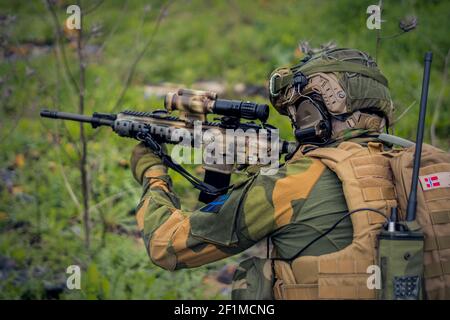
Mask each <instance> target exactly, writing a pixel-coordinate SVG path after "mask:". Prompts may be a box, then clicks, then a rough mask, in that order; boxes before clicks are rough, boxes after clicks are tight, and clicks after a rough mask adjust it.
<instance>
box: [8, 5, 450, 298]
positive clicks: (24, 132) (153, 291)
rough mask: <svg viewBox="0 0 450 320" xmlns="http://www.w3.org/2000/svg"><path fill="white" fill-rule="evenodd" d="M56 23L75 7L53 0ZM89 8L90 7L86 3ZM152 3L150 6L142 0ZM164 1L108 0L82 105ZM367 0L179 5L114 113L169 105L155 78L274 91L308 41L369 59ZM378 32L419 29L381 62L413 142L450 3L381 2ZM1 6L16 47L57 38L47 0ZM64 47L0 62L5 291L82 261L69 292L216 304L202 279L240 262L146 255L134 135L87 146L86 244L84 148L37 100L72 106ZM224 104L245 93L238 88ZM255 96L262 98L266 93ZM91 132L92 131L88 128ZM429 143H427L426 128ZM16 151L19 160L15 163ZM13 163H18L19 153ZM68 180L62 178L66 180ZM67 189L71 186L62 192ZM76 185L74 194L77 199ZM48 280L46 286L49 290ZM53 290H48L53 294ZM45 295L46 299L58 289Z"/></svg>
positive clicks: (108, 95)
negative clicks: (132, 159) (408, 21)
mask: <svg viewBox="0 0 450 320" xmlns="http://www.w3.org/2000/svg"><path fill="white" fill-rule="evenodd" d="M58 3H59V4H60V6H59V7H58V9H57V13H58V17H59V20H60V21H61V25H62V21H63V19H64V17H65V16H66V14H65V8H66V5H68V4H71V3H72V2H71V1H58ZM91 3H92V2H88V1H83V2H82V8H84V5H85V6H86V7H89V6H91V5H92V4H91ZM146 3H148V2H146ZM163 3H164V2H163V1H151V2H150V5H149V6H147V10H146V9H145V8H146V4H144V3H143V2H141V1H127V2H122V1H104V3H103V4H102V5H101V6H100V7H99V8H98V9H97V10H96V11H94V12H92V13H90V14H88V15H87V16H86V17H85V18H84V25H85V30H90V29H91V28H92V27H93V26H95V25H101V26H102V28H101V30H102V33H101V34H100V35H99V36H97V37H93V38H91V39H90V41H89V44H90V45H104V47H103V50H102V52H101V53H100V54H99V55H98V56H92V55H90V56H88V64H87V72H86V87H87V91H86V113H91V112H93V111H99V112H108V111H111V109H112V107H113V106H114V104H115V102H116V101H117V99H118V97H119V95H120V91H121V89H122V86H123V82H124V80H125V77H126V74H127V72H128V70H129V67H130V65H131V63H132V61H133V59H134V57H136V55H137V54H138V52H140V50H142V48H143V46H144V44H145V42H146V41H147V40H148V39H149V37H150V36H151V34H152V32H153V29H154V26H155V20H156V17H157V16H158V13H159V9H160V8H161V6H162V4H163ZM372 3H373V1H356V2H355V1H349V0H343V1H323V0H322V1H268V0H266V1H263V0H260V1H210V2H209V1H208V2H206V1H175V2H174V3H173V4H172V5H171V6H170V7H169V9H168V12H167V15H166V17H165V18H164V19H163V21H162V23H161V25H160V28H159V31H158V32H157V33H156V37H155V38H154V42H153V43H152V45H151V46H150V48H149V50H148V51H147V52H146V53H145V55H144V56H143V58H142V60H141V61H140V62H139V64H138V66H137V68H136V72H135V74H134V77H133V80H132V82H131V85H130V87H129V90H128V91H127V93H126V95H125V97H124V100H123V104H122V105H121V106H120V109H125V108H132V109H136V110H152V109H156V108H161V107H162V101H161V100H159V99H156V98H146V97H145V95H144V85H146V84H158V83H160V82H172V83H180V84H184V85H185V86H190V85H192V84H193V83H195V82H197V81H201V80H219V81H224V82H226V83H227V84H228V85H229V86H230V88H231V87H232V86H233V85H234V84H235V83H245V84H255V85H261V86H263V85H267V77H268V75H269V74H270V73H271V71H272V70H273V69H274V68H276V67H278V66H280V65H285V64H293V63H296V61H297V60H298V57H296V55H295V49H296V47H297V44H298V42H299V41H301V40H308V41H309V42H310V43H311V44H312V45H313V46H319V45H320V44H322V43H325V42H328V41H331V40H333V41H335V42H336V43H337V44H338V45H339V46H343V47H357V48H359V49H362V50H365V51H368V52H369V53H371V54H372V55H374V54H375V37H376V32H375V31H371V30H368V29H367V28H366V27H365V21H366V19H367V14H366V13H365V11H366V8H367V6H368V5H370V4H372ZM384 6H385V11H384V14H383V17H382V18H383V20H385V21H386V22H384V23H383V29H382V34H383V35H391V34H395V33H397V32H398V21H399V19H400V18H402V17H403V16H404V15H407V14H414V15H416V16H417V17H418V19H419V25H418V27H417V29H416V30H414V31H412V32H410V33H407V34H404V35H402V36H400V37H398V38H396V39H393V40H386V41H383V42H382V45H381V50H380V52H379V56H378V62H379V65H380V66H381V68H382V70H383V72H384V73H385V74H386V76H387V78H388V79H389V81H390V86H391V93H392V97H393V99H394V103H395V106H396V109H397V111H396V114H397V115H399V114H401V113H402V112H403V110H405V108H406V107H407V106H409V105H410V104H412V103H413V102H414V101H416V103H415V105H414V106H413V107H412V108H411V110H410V111H409V112H408V113H407V114H406V115H405V116H404V117H403V118H402V119H401V121H399V122H398V123H397V124H396V125H395V132H396V133H397V134H398V135H401V136H403V137H406V138H414V136H415V130H416V121H417V120H416V119H417V113H418V104H419V100H420V85H421V79H422V58H423V54H424V52H425V51H427V50H429V49H431V50H433V52H434V61H433V69H432V74H431V87H430V95H429V104H428V106H429V109H428V111H429V112H428V116H427V128H429V126H430V124H431V119H432V116H433V113H434V110H435V106H436V103H437V100H438V95H439V92H440V91H441V85H442V83H441V81H442V73H443V66H444V56H445V55H446V54H447V51H448V50H449V48H450V39H449V38H448V30H449V29H450V28H449V27H450V25H449V22H448V17H447V13H448V12H449V9H450V2H448V1H412V0H411V1H406V0H405V1H393V0H390V1H384ZM0 12H1V13H2V14H4V15H14V16H15V21H14V22H12V23H9V24H8V25H6V26H4V27H3V28H2V31H1V32H2V33H3V34H4V38H5V39H7V44H6V45H7V46H8V47H15V48H16V47H18V46H20V45H23V44H24V43H28V42H31V41H34V42H39V43H51V42H52V41H54V31H53V25H52V20H51V17H50V15H49V13H48V12H47V10H46V8H45V6H44V5H43V3H42V2H40V1H14V2H11V1H8V2H7V1H1V2H0ZM65 51H66V53H67V58H68V62H69V66H70V70H71V73H72V74H73V75H74V77H75V79H78V64H77V62H76V51H75V50H74V48H73V46H70V45H69V44H68V43H67V42H66V44H65ZM56 56H57V55H56V52H55V50H54V47H53V46H52V47H51V49H50V51H48V52H47V53H44V54H41V55H35V56H28V57H27V59H25V58H23V57H19V58H17V57H15V58H14V57H12V58H3V59H2V61H1V63H0V78H1V83H0V89H1V91H0V94H2V98H1V103H0V105H1V110H0V114H1V119H0V139H1V150H2V152H1V155H0V169H1V170H2V172H3V173H2V174H5V172H6V173H7V172H10V173H11V172H13V173H14V175H15V177H14V178H13V184H14V187H15V188H14V190H13V191H12V192H11V191H8V189H7V186H6V182H5V181H6V180H7V179H6V180H5V178H2V181H1V182H0V187H1V189H0V199H1V201H0V232H1V234H0V263H1V268H0V272H1V273H0V298H13V299H19V298H48V297H49V294H48V292H49V290H48V288H49V287H51V286H55V285H60V284H64V283H65V279H66V276H67V275H66V273H65V270H66V268H67V266H68V265H71V264H78V265H80V266H81V267H82V270H83V278H82V283H83V285H82V288H83V290H82V291H76V290H75V291H69V290H64V291H63V293H62V294H61V295H60V298H62V299H75V298H83V299H120V298H131V299H175V298H183V299H195V298H218V297H223V296H221V295H218V296H210V295H207V294H206V293H205V292H209V291H205V290H206V287H205V285H204V284H203V281H202V278H203V275H204V274H205V273H208V272H210V271H211V270H216V269H217V268H219V267H220V266H222V265H223V264H225V263H234V261H235V259H234V258H232V259H230V260H227V261H222V262H218V263H215V264H212V265H210V266H205V267H201V268H197V269H194V270H182V271H178V272H174V273H169V272H166V271H163V270H161V269H159V268H158V267H156V266H154V265H152V264H151V262H150V261H149V259H148V257H147V254H146V251H145V248H144V246H143V244H142V242H141V241H140V240H139V238H137V237H136V236H135V235H134V234H133V233H134V232H135V230H136V225H135V221H134V217H133V215H132V214H130V211H131V210H132V209H133V208H134V206H135V205H136V204H137V202H138V199H139V196H140V188H139V186H138V185H137V184H136V183H135V181H134V180H133V179H132V177H131V174H130V172H129V169H128V168H123V167H122V166H121V165H120V164H119V163H120V161H121V160H127V159H128V158H129V156H130V152H131V149H132V147H133V146H134V144H135V143H134V142H133V141H131V140H126V139H122V138H119V137H116V136H114V135H112V134H111V133H110V131H109V130H107V129H103V130H101V132H100V133H99V134H98V135H97V136H96V139H95V140H93V141H92V142H90V143H89V159H88V163H89V171H90V181H91V185H92V190H91V193H92V199H91V205H92V206H95V205H96V204H98V203H102V201H104V200H105V199H110V198H111V197H113V196H116V195H119V194H120V195H121V196H120V198H119V199H118V200H116V201H106V203H105V204H104V205H101V206H99V207H98V208H97V209H95V210H92V212H91V217H92V245H91V248H90V250H86V249H85V247H84V244H83V228H82V224H81V210H80V208H79V207H78V205H77V203H76V201H78V202H80V201H81V192H80V183H79V180H80V178H79V172H78V167H77V166H78V165H77V151H76V148H77V146H76V145H74V144H73V143H72V142H71V140H70V139H69V138H68V134H70V136H72V137H73V139H75V140H76V139H77V136H78V134H79V128H78V126H77V125H76V124H67V125H66V126H64V125H62V124H61V123H58V122H55V121H49V120H42V119H39V117H38V111H39V109H40V108H41V107H42V106H47V107H49V108H58V109H61V110H65V111H71V112H76V110H77V97H76V95H74V91H73V89H72V88H71V86H70V82H69V79H68V77H67V75H65V73H64V72H63V69H62V67H61V66H60V65H58V63H57V61H58V60H57V59H56ZM449 91H450V90H449V86H448V85H447V86H446V87H445V88H444V90H443V98H442V107H441V115H440V117H439V121H438V123H437V126H436V130H437V134H438V138H439V146H440V147H442V148H444V149H446V150H448V149H449V148H450V140H449V133H450V129H449V128H450V126H449V119H450V108H449V94H450V93H449ZM226 97H228V98H238V97H236V96H234V95H233V93H232V92H231V91H230V92H229V94H227V95H226ZM239 98H241V99H244V98H249V99H253V100H256V101H258V102H264V99H263V98H261V97H239ZM270 122H271V123H272V124H274V125H276V126H278V127H280V129H281V136H282V137H283V138H286V139H292V135H291V130H290V127H289V122H288V121H287V119H285V118H283V117H281V116H280V115H278V114H276V112H275V110H272V112H271V117H270ZM87 132H88V135H92V134H93V132H94V131H93V130H91V129H87ZM425 138H426V141H428V142H429V141H430V136H429V130H427V131H426V137H425ZM21 155H23V157H24V161H25V162H24V163H23V164H22V163H21V160H20V159H21ZM17 157H18V159H16V158H17ZM64 176H65V179H66V180H67V182H65V180H64ZM172 176H173V179H174V183H175V187H176V192H177V193H178V194H179V195H180V196H181V197H182V199H183V205H184V207H185V208H187V209H192V208H193V207H194V206H195V202H196V201H195V199H196V197H197V195H198V193H196V192H193V191H192V188H191V187H190V186H189V185H188V184H187V182H186V181H184V180H183V179H182V178H181V177H180V176H179V175H176V174H173V175H172ZM68 186H70V187H68ZM69 190H72V191H73V193H74V196H75V198H76V199H77V200H74V199H73V196H71V195H70V191H69ZM46 288H47V289H46ZM46 292H47V293H46ZM50 297H51V296H50Z"/></svg>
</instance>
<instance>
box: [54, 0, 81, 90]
mask: <svg viewBox="0 0 450 320" xmlns="http://www.w3.org/2000/svg"><path fill="white" fill-rule="evenodd" d="M46 3H47V9H48V11H49V12H50V15H51V17H52V20H53V24H54V27H55V33H56V43H57V48H58V51H59V52H60V53H61V56H62V61H63V63H64V70H65V72H66V73H67V75H68V77H69V79H70V82H71V83H72V85H73V88H74V90H75V91H79V88H78V84H77V82H76V80H75V77H74V76H73V74H72V72H71V71H70V68H69V63H68V61H67V55H66V50H65V49H64V45H63V43H62V39H63V38H64V35H63V33H62V31H61V28H60V24H59V20H58V16H57V14H56V11H55V8H54V7H53V5H52V2H51V0H46Z"/></svg>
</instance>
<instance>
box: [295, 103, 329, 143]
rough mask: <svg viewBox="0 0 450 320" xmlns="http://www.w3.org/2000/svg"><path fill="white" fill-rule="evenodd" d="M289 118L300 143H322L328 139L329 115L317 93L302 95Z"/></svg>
mask: <svg viewBox="0 0 450 320" xmlns="http://www.w3.org/2000/svg"><path fill="white" fill-rule="evenodd" d="M291 119H292V120H293V125H294V134H295V137H296V139H297V141H299V142H300V144H324V143H326V142H328V141H329V139H330V137H331V132H332V126H331V116H330V114H329V113H328V111H327V109H326V107H325V104H324V103H323V101H322V99H321V98H320V96H319V95H317V94H312V95H308V96H303V97H302V99H300V100H299V102H298V104H297V106H296V110H295V115H293V117H291Z"/></svg>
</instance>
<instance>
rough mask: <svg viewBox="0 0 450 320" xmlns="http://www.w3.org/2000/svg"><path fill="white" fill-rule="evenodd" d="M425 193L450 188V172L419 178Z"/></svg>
mask: <svg viewBox="0 0 450 320" xmlns="http://www.w3.org/2000/svg"><path fill="white" fill-rule="evenodd" d="M419 180H420V184H421V185H422V189H423V191H426V190H431V189H437V188H450V172H437V173H433V174H429V175H426V176H419Z"/></svg>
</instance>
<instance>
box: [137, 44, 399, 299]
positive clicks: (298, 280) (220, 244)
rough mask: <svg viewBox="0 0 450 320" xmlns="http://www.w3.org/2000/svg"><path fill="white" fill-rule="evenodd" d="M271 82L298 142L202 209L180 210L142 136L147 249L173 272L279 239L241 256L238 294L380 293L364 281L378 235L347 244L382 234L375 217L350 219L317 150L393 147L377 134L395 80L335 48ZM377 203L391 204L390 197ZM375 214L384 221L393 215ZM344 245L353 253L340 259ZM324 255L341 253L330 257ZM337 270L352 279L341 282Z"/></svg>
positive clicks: (140, 218) (141, 215)
mask: <svg viewBox="0 0 450 320" xmlns="http://www.w3.org/2000/svg"><path fill="white" fill-rule="evenodd" d="M269 89H270V100H271V102H272V104H273V106H274V107H275V108H276V109H277V110H278V111H279V112H280V113H281V114H283V115H286V116H288V117H289V118H290V120H291V122H292V126H293V131H294V135H295V137H296V139H297V141H298V142H299V148H298V149H297V151H296V152H295V153H294V154H292V155H290V156H289V157H287V160H286V162H285V163H284V164H283V165H282V166H281V167H280V169H279V170H278V172H277V173H276V174H274V175H260V174H258V172H256V173H253V174H251V175H249V177H248V178H247V179H246V180H245V181H243V182H241V183H239V184H237V185H235V186H234V187H233V188H232V190H231V191H229V192H228V193H227V194H226V195H223V196H221V197H219V198H218V199H216V200H215V201H214V202H213V203H210V204H209V205H206V206H205V207H203V208H201V209H199V210H196V211H193V212H186V211H184V210H181V207H180V199H179V198H178V197H177V195H176V194H175V193H174V192H173V188H172V183H171V180H170V177H169V175H168V174H167V168H166V167H165V166H163V165H162V162H161V160H160V159H159V158H158V157H157V156H156V155H154V154H153V153H152V152H151V151H150V150H148V149H147V148H146V147H145V146H144V145H143V144H142V143H141V144H139V145H138V146H137V147H136V148H135V149H134V151H133V154H132V158H131V168H132V172H133V175H134V177H135V179H136V180H137V181H138V182H139V183H140V184H142V186H143V189H144V193H143V196H142V199H141V201H140V203H139V205H138V207H137V211H136V212H137V214H136V218H137V223H138V227H139V230H140V231H141V232H142V234H143V238H144V242H145V245H146V248H147V250H148V254H149V256H150V258H151V260H152V261H153V262H154V263H155V264H156V265H158V266H160V267H162V268H164V269H167V270H177V269H182V268H194V267H198V266H201V265H204V264H207V263H210V262H213V261H217V260H220V259H223V258H226V257H228V256H231V255H234V254H237V253H239V252H242V251H243V250H246V249H247V248H249V247H251V246H253V245H254V244H255V243H257V242H258V241H260V240H261V239H264V238H266V237H270V239H271V241H272V243H273V247H274V250H273V252H272V258H276V259H275V260H269V259H259V258H252V259H249V260H246V261H244V262H243V263H241V265H240V266H239V267H238V269H237V271H236V273H235V276H234V283H233V293H232V298H234V299H273V298H276V299H317V298H320V297H325V298H372V297H373V295H372V293H370V292H367V291H366V288H363V286H364V285H365V280H366V278H367V276H365V277H361V278H358V275H361V274H362V273H365V270H366V267H367V265H370V263H373V248H372V243H373V241H372V242H370V244H368V243H369V242H368V241H369V240H367V241H366V240H364V241H362V242H360V243H359V244H357V245H354V246H353V249H352V250H350V249H348V247H351V244H352V241H353V242H354V238H355V237H356V236H357V234H359V233H362V234H363V235H364V236H367V235H372V234H373V230H372V229H370V228H371V227H370V225H371V224H372V223H371V222H370V221H369V223H365V224H364V227H361V224H357V225H355V221H353V220H352V219H351V218H350V217H348V216H347V217H345V214H346V213H347V212H348V211H349V205H348V200H349V199H346V195H345V194H344V190H343V186H342V183H341V179H340V178H339V177H338V176H337V175H336V173H335V170H331V169H330V167H329V163H328V165H327V164H326V163H327V161H326V160H324V156H323V155H321V154H320V152H319V153H317V150H319V151H320V150H321V149H322V148H323V147H327V148H329V147H338V146H340V145H342V143H344V142H349V141H350V142H353V143H356V144H357V145H358V147H359V148H361V147H362V149H361V150H363V149H364V150H368V149H370V150H374V149H377V148H378V149H379V148H380V146H381V148H384V146H382V145H381V144H380V142H379V141H378V140H377V136H378V134H379V133H380V132H382V131H383V130H384V129H385V128H386V127H388V125H389V120H390V117H391V112H392V102H391V98H390V95H389V90H388V84H387V80H386V79H385V77H384V76H383V75H382V74H381V73H380V71H379V69H378V67H377V65H376V63H375V62H374V60H373V59H372V58H371V57H370V56H368V55H367V54H365V53H364V52H361V51H358V50H353V49H332V50H326V51H324V52H322V53H319V54H316V55H315V56H312V57H308V58H306V59H304V60H302V61H301V63H300V64H299V65H297V66H294V67H292V68H279V69H277V70H275V71H274V72H273V73H272V75H271V78H270V88H269ZM372 142H373V143H372ZM371 143H372V144H371ZM347 146H348V145H347ZM368 147H369V148H368ZM311 152H312V153H311ZM314 152H316V155H315V156H309V154H310V153H311V154H314ZM364 152H365V151H364ZM371 152H372V151H371ZM331 158H332V157H331ZM377 190H378V189H377ZM380 190H381V189H380ZM383 190H384V189H383ZM368 196H369V197H376V196H377V195H376V194H369V193H368ZM346 200H347V201H346ZM378 200H380V201H381V200H382V201H385V202H386V201H391V200H390V198H389V195H387V196H385V197H384V198H383V197H381V198H380V199H378ZM392 201H395V200H392ZM385 202H383V205H385V204H386V203H387V202H386V203H385ZM381 207H383V206H381V205H380V208H381ZM367 217H369V220H370V219H372V221H373V222H374V223H373V224H374V225H375V226H376V228H380V226H381V224H382V223H383V222H384V220H383V219H381V220H380V217H379V216H377V215H376V214H374V216H369V215H367ZM339 220H342V221H341V222H340V223H339V224H338V225H337V226H336V227H335V228H334V229H333V230H332V232H329V233H327V234H325V232H327V231H328V230H329V229H330V227H331V226H333V225H334V224H335V223H337V222H338V221H339ZM366 227H367V228H366ZM364 228H366V229H364ZM360 231H361V232H360ZM364 239H365V238H364ZM312 241H313V243H312ZM344 249H345V250H344ZM340 252H346V254H344V255H339V256H336V257H335V255H336V254H338V253H340ZM321 257H335V258H333V260H329V259H328V260H326V262H327V263H325V262H324V260H323V259H321ZM341 257H342V258H341ZM282 260H286V261H282ZM296 261H297V262H298V263H297V262H296ZM330 261H331V262H330ZM341 262H342V264H341ZM346 262H347V264H345V263H346ZM327 268H328V269H327ZM326 270H329V272H327V271H326ZM336 273H341V274H345V276H342V278H341V279H340V282H336V283H334V284H333V283H332V282H333V280H330V279H333V274H336ZM355 275H356V276H355ZM348 279H350V280H348ZM351 279H358V281H356V282H355V281H354V280H351ZM336 281H337V280H336ZM352 281H353V282H352ZM363 283H364V285H363ZM336 286H338V287H339V288H341V289H342V288H343V289H342V290H344V291H345V290H347V291H345V292H344V293H342V292H341V291H339V290H341V289H339V290H337V289H336ZM346 288H347V289H346ZM337 291H339V292H337ZM321 295H322V296H321Z"/></svg>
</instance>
